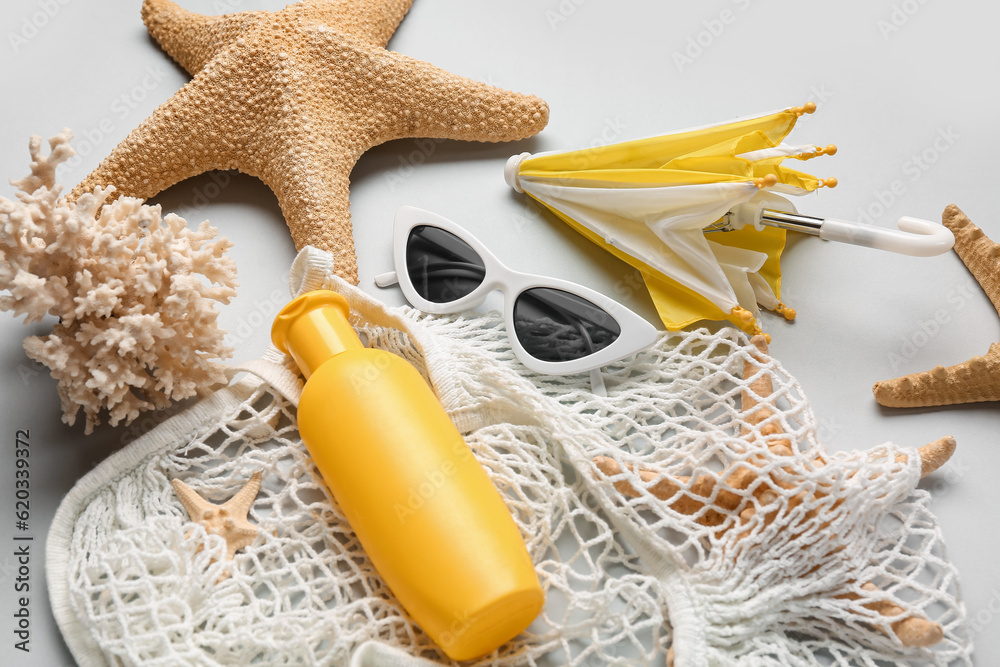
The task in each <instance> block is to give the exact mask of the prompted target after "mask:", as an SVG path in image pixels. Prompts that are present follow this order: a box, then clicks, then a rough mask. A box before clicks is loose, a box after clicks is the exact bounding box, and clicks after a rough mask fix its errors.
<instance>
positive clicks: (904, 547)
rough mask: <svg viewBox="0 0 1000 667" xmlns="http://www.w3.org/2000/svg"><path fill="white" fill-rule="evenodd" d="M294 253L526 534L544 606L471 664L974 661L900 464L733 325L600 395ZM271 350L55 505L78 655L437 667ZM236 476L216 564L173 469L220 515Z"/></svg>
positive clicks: (496, 330) (51, 553)
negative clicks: (907, 622)
mask: <svg viewBox="0 0 1000 667" xmlns="http://www.w3.org/2000/svg"><path fill="white" fill-rule="evenodd" d="M296 264H297V267H298V271H299V272H301V273H302V274H303V276H302V279H301V285H300V287H301V289H315V288H318V287H326V288H329V289H334V290H337V291H339V292H341V293H342V294H344V295H345V296H346V297H347V298H348V300H349V302H350V303H351V307H352V313H353V314H354V317H355V322H354V324H355V325H356V327H357V328H358V330H359V331H360V332H361V333H362V334H363V336H364V338H367V342H368V344H369V345H373V346H379V347H382V348H385V349H388V350H391V351H393V352H395V353H397V354H399V355H401V356H403V357H404V358H406V359H407V360H409V361H410V362H412V363H413V364H414V365H415V366H416V367H417V368H418V369H420V370H421V371H422V372H423V373H424V375H425V377H426V378H427V379H428V381H430V382H431V383H432V385H433V386H434V388H435V390H436V392H437V394H438V396H439V398H440V399H441V401H442V403H443V404H444V406H445V408H446V409H447V410H448V412H449V414H450V415H451V417H452V419H453V420H454V421H455V423H456V425H457V426H458V427H459V430H460V431H462V433H463V434H464V436H465V438H466V442H467V443H468V444H469V446H470V447H471V448H472V450H473V451H474V453H475V455H476V457H477V458H478V460H479V461H480V462H481V463H482V465H483V466H484V467H485V468H486V470H487V472H488V473H489V475H490V477H491V479H492V480H493V481H494V483H495V484H496V485H497V487H498V489H499V490H500V491H501V493H502V494H503V496H504V497H505V499H506V501H507V503H508V507H509V508H510V510H511V513H512V514H513V516H514V518H515V520H516V522H517V524H518V526H519V527H520V529H521V531H522V534H523V535H524V537H525V540H526V543H527V546H528V550H529V552H530V554H531V556H532V558H533V560H534V562H535V564H536V569H537V572H538V575H539V578H540V580H541V583H542V585H543V588H544V590H545V594H546V604H545V608H544V610H543V612H542V614H541V615H540V616H539V618H538V619H537V620H536V621H535V622H534V623H533V624H532V625H531V626H530V627H529V628H528V630H527V631H526V632H525V633H523V634H522V635H520V636H519V637H517V638H516V639H515V640H513V641H511V642H509V643H508V644H506V645H504V646H503V647H502V648H501V649H499V650H498V651H496V652H495V653H494V654H492V655H490V656H487V657H485V658H483V659H481V660H479V661H477V662H476V663H475V664H479V665H497V666H499V665H532V666H536V665H537V666H548V665H573V666H575V667H576V666H588V667H597V666H598V665H647V664H653V665H663V664H666V663H667V662H668V659H674V660H675V664H677V665H685V666H686V665H697V666H702V665H815V664H836V665H885V664H893V665H952V664H955V665H968V664H971V660H970V654H971V643H970V640H969V638H968V634H967V632H966V629H965V627H964V610H963V607H962V604H961V602H960V598H959V592H958V583H957V577H956V572H955V570H954V568H953V567H952V566H951V564H950V563H949V562H948V561H947V560H946V558H945V554H944V546H943V542H942V539H941V534H940V532H939V530H938V528H937V525H936V524H935V522H934V519H933V517H932V516H931V514H930V513H929V512H928V508H927V505H928V495H927V493H926V492H924V491H921V490H917V489H915V485H916V482H917V480H918V477H919V468H920V462H919V460H918V458H917V456H916V453H915V452H914V451H913V450H909V449H902V448H898V447H895V446H892V445H884V446H882V447H878V448H876V449H874V450H871V451H868V452H861V453H854V454H846V455H845V454H836V455H828V454H826V453H825V452H824V450H823V449H822V447H821V446H820V445H819V443H818V442H817V441H816V432H817V423H816V421H815V419H814V418H813V416H812V414H811V412H810V410H809V407H808V404H807V402H806V401H805V398H804V397H803V396H802V392H801V390H800V388H799V387H798V385H797V384H796V383H795V381H794V380H793V379H792V378H790V377H789V376H788V375H787V374H786V373H785V372H784V371H783V370H782V369H781V368H780V366H779V365H778V364H777V363H776V362H775V361H773V360H772V359H770V358H768V357H766V356H763V355H759V354H752V353H751V352H752V348H749V347H748V346H747V341H746V339H745V337H744V336H743V335H742V334H741V333H739V332H738V331H736V330H734V329H725V330H723V331H722V332H719V333H710V332H708V331H706V330H699V331H694V332H681V333H667V334H664V335H662V337H661V338H660V340H659V341H658V343H657V344H656V345H655V346H654V347H653V348H652V349H650V350H647V351H646V352H643V353H641V354H639V355H637V356H636V357H635V358H632V359H630V360H626V361H624V362H622V363H619V364H616V365H614V366H612V367H609V368H607V369H606V373H605V380H606V383H607V386H608V396H607V397H598V396H595V395H594V394H593V393H592V392H591V391H590V387H589V383H588V382H587V378H586V377H585V376H581V377H553V376H541V375H535V374H532V373H531V372H529V371H527V370H526V369H524V368H523V367H522V366H521V365H520V364H519V363H518V362H517V361H516V360H515V358H514V356H513V353H512V352H511V350H510V345H509V343H508V341H507V337H506V332H505V330H504V327H503V322H502V319H501V318H500V316H499V315H498V314H495V313H491V314H488V315H472V314H470V315H463V316H454V317H423V316H421V315H420V314H419V313H416V312H415V311H412V310H409V309H389V308H385V307H383V306H382V305H381V304H379V303H378V302H376V301H374V300H373V299H371V298H370V297H368V296H367V295H365V294H364V293H362V292H361V291H359V290H357V289H356V288H353V287H351V286H350V285H348V284H346V283H344V282H343V281H341V280H340V279H338V278H335V277H333V276H332V271H330V267H331V260H330V258H329V256H327V255H325V254H323V253H317V252H314V251H312V250H307V251H304V255H302V256H300V260H299V261H297V263H296ZM282 362H283V360H282V359H281V357H280V355H278V354H277V353H275V352H274V351H270V352H269V353H268V354H267V355H265V358H264V359H263V360H261V361H259V362H256V363H255V364H252V365H251V367H252V370H253V371H254V373H255V374H256V375H248V376H247V377H246V379H243V380H242V381H240V382H237V383H235V384H234V385H233V386H231V387H229V388H227V389H224V390H221V391H219V392H217V393H216V394H214V395H213V396H211V397H210V398H208V399H206V400H204V401H202V402H201V403H199V404H197V405H196V406H195V407H194V408H192V409H190V410H188V411H187V412H185V413H183V414H181V415H179V416H178V417H175V418H172V419H171V420H169V421H167V422H165V423H164V424H162V425H161V426H159V427H157V428H156V429H154V430H153V431H152V432H150V433H149V434H147V435H146V436H143V437H142V438H140V439H138V440H137V441H135V442H134V443H132V444H131V445H129V446H128V447H127V448H125V449H124V450H122V451H121V452H119V453H118V454H116V455H115V456H113V457H112V458H111V459H109V460H108V461H106V462H105V463H104V464H102V465H101V466H100V467H99V468H98V469H96V470H95V471H94V472H92V473H91V474H90V475H88V477H86V478H84V479H83V480H81V482H80V483H79V484H78V485H77V487H76V488H74V490H73V491H72V492H71V493H70V494H69V496H67V499H66V500H65V501H64V503H63V505H62V506H61V507H60V510H59V514H58V515H57V517H56V523H55V525H54V526H53V529H52V533H51V534H50V537H49V549H48V569H49V580H50V595H51V597H52V601H53V608H54V610H55V613H56V618H57V621H58V622H59V624H60V627H61V629H62V630H63V633H64V635H65V636H66V639H67V642H68V643H69V645H70V648H71V649H72V650H73V653H74V656H75V657H76V658H77V660H79V661H80V662H81V664H85V665H89V664H116V665H117V664H124V665H133V664H142V665H180V664H192V665H217V664H222V665H247V664H279V665H280V664H315V665H345V664H347V663H348V662H349V661H350V659H351V656H352V655H354V656H355V662H354V664H360V663H359V660H358V656H359V655H361V652H357V649H358V647H359V646H361V645H362V644H363V643H364V642H369V641H375V642H378V643H379V644H381V645H384V646H387V647H396V648H398V649H400V650H401V651H403V652H405V654H407V655H409V656H413V658H414V660H415V661H416V659H417V658H418V657H422V658H425V659H430V660H433V661H434V662H437V663H447V662H448V660H447V658H445V656H444V655H443V653H441V652H440V651H438V649H437V648H436V647H435V646H434V644H433V643H432V642H431V641H430V640H429V638H428V637H427V636H426V635H425V634H424V633H423V632H422V631H421V630H420V628H419V627H418V626H417V625H416V624H414V623H413V621H412V620H410V618H409V617H408V616H407V614H406V613H405V612H404V611H403V609H401V608H400V606H399V604H398V602H397V601H396V600H395V598H394V597H393V595H392V593H391V592H390V591H389V590H387V589H386V587H385V585H384V584H383V583H382V581H381V579H380V577H379V576H378V574H377V572H375V571H374V569H373V568H372V565H371V563H370V562H369V560H368V559H367V557H366V556H365V554H364V551H363V550H362V548H361V546H360V544H359V543H358V542H357V541H356V539H355V538H354V535H353V533H352V532H351V530H350V528H349V526H348V525H347V523H346V521H345V519H344V516H343V514H342V513H341V511H340V509H339V508H338V507H337V505H336V503H335V502H334V501H333V500H332V499H331V497H330V494H329V491H328V489H327V488H326V487H325V485H324V483H323V481H322V479H321V478H320V477H319V474H318V472H317V470H316V469H315V467H314V466H313V464H312V462H311V460H310V458H309V456H308V454H307V452H306V450H305V448H304V446H303V445H302V442H301V440H300V439H299V436H298V433H297V430H296V425H295V406H294V401H295V400H297V392H298V390H299V387H298V386H297V384H296V381H295V380H294V379H293V376H292V374H291V372H290V371H289V367H288V366H287V365H282ZM744 364H749V366H748V369H749V370H750V375H751V377H750V378H748V380H743V377H742V375H743V370H744ZM765 376H767V377H770V378H771V379H772V381H773V388H774V391H773V394H774V395H773V396H755V395H754V394H752V393H751V394H749V396H750V399H749V400H750V402H756V401H757V399H760V402H761V403H762V404H775V403H776V404H777V410H776V411H774V413H773V414H772V415H771V416H770V417H768V418H767V419H765V420H764V421H762V422H760V423H748V421H747V419H746V418H745V417H746V413H745V412H743V411H741V404H742V403H743V402H744V398H743V396H742V393H743V391H744V389H745V388H747V387H748V386H753V387H756V386H758V385H759V384H760V383H759V381H760V380H761V378H763V377H765ZM261 377H263V378H266V379H267V381H264V380H262V379H261ZM755 382H756V384H754V383H755ZM751 422H753V420H751ZM775 426H777V427H778V428H774V427H775ZM778 440H788V441H789V443H788V446H789V447H790V449H791V450H792V451H791V452H790V455H782V454H781V452H782V451H783V450H781V449H780V448H779V446H778V445H776V444H775V442H776V441H778ZM358 446H364V443H358ZM775 450H777V451H778V452H779V453H775ZM598 457H605V458H604V459H600V458H598ZM595 458H598V461H600V462H601V465H602V467H601V468H599V467H598V464H597V463H595ZM609 466H610V467H609ZM615 469H616V470H617V472H614V473H612V474H608V472H607V470H615ZM257 470H260V471H262V473H263V485H262V487H261V491H260V494H259V495H258V497H257V500H256V502H255V503H254V505H253V507H252V509H251V511H250V515H249V516H250V520H251V522H253V523H255V524H256V525H258V526H259V532H258V535H257V538H256V540H255V541H254V543H253V544H251V545H250V546H249V547H246V548H244V549H242V550H241V551H239V552H237V554H236V556H235V558H234V559H233V560H232V561H229V562H226V561H225V558H224V555H225V544H224V541H223V539H222V538H221V537H219V536H218V535H210V534H206V532H205V530H204V529H203V528H202V527H201V526H200V525H199V524H197V523H193V522H191V521H190V520H189V519H188V517H187V516H186V514H185V512H184V511H183V509H182V507H181V504H180V502H179V500H178V499H177V497H176V496H175V494H174V492H173V489H172V488H171V485H170V480H171V479H174V478H180V479H182V480H184V481H186V482H187V483H188V484H189V485H190V486H191V487H193V488H194V489H195V490H196V491H198V492H199V493H200V494H201V495H202V496H203V497H205V498H206V499H207V500H209V501H211V502H214V503H219V504H221V503H222V502H224V501H225V500H227V499H228V498H230V497H231V496H233V495H234V494H235V493H236V491H237V490H238V489H239V488H240V487H241V486H242V485H243V483H244V482H245V481H246V480H247V479H249V477H250V476H251V474H252V473H253V472H254V471H257ZM740 471H744V472H740ZM737 473H738V474H737ZM734 475H736V476H734ZM748 479H749V480H750V481H749V483H744V482H746V480H748ZM668 492H669V493H668ZM748 508H752V509H750V511H747V510H748ZM890 602H891V606H889V604H890ZM886 609H888V610H889V611H890V612H892V613H890V614H888V615H886V611H885V610H886ZM880 610H882V611H880ZM911 616H912V617H920V618H926V619H929V620H931V621H935V622H938V623H940V624H941V626H942V629H943V639H942V640H941V641H940V642H938V643H937V644H935V645H934V646H932V647H930V648H920V647H908V646H904V645H903V643H902V642H901V641H900V639H899V638H898V637H897V635H896V634H895V632H894V631H893V627H892V624H893V623H894V622H896V621H898V620H899V619H901V618H906V617H911ZM671 649H672V653H673V654H674V655H673V656H671V658H668V651H671ZM398 664H403V663H402V662H400V663H398Z"/></svg>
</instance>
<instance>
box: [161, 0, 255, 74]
mask: <svg viewBox="0 0 1000 667" xmlns="http://www.w3.org/2000/svg"><path fill="white" fill-rule="evenodd" d="M262 14H263V12H239V13H236V14H226V15H224V16H205V15H204V14H196V13H195V12H190V11H188V10H186V9H184V8H183V7H181V6H180V5H178V4H176V3H174V2H171V1H170V0H144V2H143V3H142V22H143V23H145V24H146V29H147V30H149V34H150V35H152V37H153V39H155V40H156V42H157V43H158V44H159V45H160V46H161V47H162V48H163V50H164V51H166V52H167V53H168V54H170V57H171V58H173V59H174V60H176V61H177V64H179V65H180V66H181V67H183V68H184V69H186V70H187V71H188V73H189V74H191V75H192V76H194V75H195V74H197V73H198V72H200V71H201V69H202V67H204V66H205V64H206V63H207V62H208V61H209V60H211V59H212V58H213V57H215V56H216V55H217V54H218V53H220V52H221V51H222V50H223V49H225V48H227V47H228V46H229V45H230V44H232V43H233V42H234V41H236V39H238V38H239V36H240V35H241V34H243V33H244V32H246V30H247V28H248V27H249V26H250V25H252V24H253V23H255V22H256V21H257V20H258V17H259V16H261V15H262Z"/></svg>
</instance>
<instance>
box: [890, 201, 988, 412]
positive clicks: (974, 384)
mask: <svg viewBox="0 0 1000 667" xmlns="http://www.w3.org/2000/svg"><path fill="white" fill-rule="evenodd" d="M942 222H944V225H945V227H947V228H948V229H950V230H951V231H952V233H954V234H955V252H956V253H958V256H959V258H961V260H962V262H963V263H964V264H965V266H966V267H968V269H969V271H970V272H971V273H972V275H973V277H974V278H975V279H976V281H977V282H978V283H979V285H980V286H981V287H982V288H983V291H984V292H986V296H988V297H989V298H990V301H991V302H993V307H994V308H996V310H997V314H998V315H1000V244H997V243H995V242H993V241H991V240H990V239H989V237H987V236H986V235H985V234H983V230H981V229H980V228H979V227H977V226H976V225H974V224H972V221H971V220H969V218H968V216H966V215H965V213H962V211H961V209H959V208H958V207H957V206H955V205H954V204H949V205H948V207H947V208H946V209H945V210H944V215H942ZM872 391H873V392H874V393H875V400H876V401H878V402H879V403H881V404H882V405H884V406H886V407H890V408H918V407H928V406H934V405H954V404H957V403H977V402H981V401H1000V344H998V343H993V344H992V345H990V350H989V352H987V353H986V354H984V355H983V356H975V357H972V358H971V359H969V360H968V361H964V362H962V363H960V364H956V365H954V366H949V367H947V368H945V367H944V366H935V367H934V368H933V369H931V370H929V371H925V372H923V373H913V374H911V375H906V376H904V377H898V378H896V379H894V380H884V381H882V382H876V383H875V386H874V387H873V388H872Z"/></svg>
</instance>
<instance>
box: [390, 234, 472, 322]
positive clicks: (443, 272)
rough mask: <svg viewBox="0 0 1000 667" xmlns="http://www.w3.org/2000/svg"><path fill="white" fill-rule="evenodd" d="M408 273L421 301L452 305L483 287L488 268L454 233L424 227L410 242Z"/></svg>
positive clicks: (407, 259) (408, 246)
mask: <svg viewBox="0 0 1000 667" xmlns="http://www.w3.org/2000/svg"><path fill="white" fill-rule="evenodd" d="M406 273H407V275H409V277H410V283H412V284H413V288H414V289H415V290H416V291H417V294H419V295H420V296H421V298H423V299H426V300H427V301H430V302H431V303H450V302H452V301H456V300H458V299H461V298H462V297H463V296H466V295H468V294H471V293H472V292H473V290H475V289H476V288H477V287H479V286H480V285H482V284H483V280H484V279H485V278H486V265H485V264H484V263H483V258H482V257H480V256H479V253H477V252H476V251H475V250H473V249H472V246H470V245H469V244H468V243H466V242H465V241H463V240H462V239H460V238H458V237H457V236H455V235H454V234H452V233H451V232H446V231H445V230H443V229H440V228H438V227H431V226H428V225H420V226H419V227H414V228H413V229H412V230H410V236H409V237H408V238H407V239H406Z"/></svg>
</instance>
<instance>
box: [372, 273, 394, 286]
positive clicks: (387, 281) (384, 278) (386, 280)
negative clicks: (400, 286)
mask: <svg viewBox="0 0 1000 667" xmlns="http://www.w3.org/2000/svg"><path fill="white" fill-rule="evenodd" d="M398 282H399V277H398V276H397V275H396V272H395V271H389V272H388V273H380V274H379V275H377V276H375V284H376V285H378V286H379V287H392V286H393V285H395V284H396V283H398Z"/></svg>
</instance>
